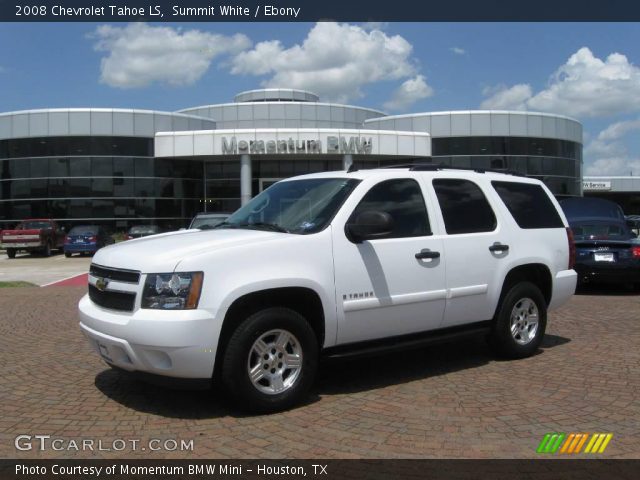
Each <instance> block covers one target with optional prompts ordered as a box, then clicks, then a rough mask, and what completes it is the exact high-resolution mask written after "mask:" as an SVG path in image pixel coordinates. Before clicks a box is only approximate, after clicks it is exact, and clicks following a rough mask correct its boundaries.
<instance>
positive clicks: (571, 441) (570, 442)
mask: <svg viewBox="0 0 640 480" xmlns="http://www.w3.org/2000/svg"><path fill="white" fill-rule="evenodd" d="M587 438H589V434H587V433H571V434H569V436H568V437H567V440H566V442H564V444H563V445H562V449H561V450H560V453H567V454H572V453H580V450H582V446H583V445H584V443H585V442H586V441H587Z"/></svg>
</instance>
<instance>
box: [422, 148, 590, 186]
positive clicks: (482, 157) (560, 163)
mask: <svg viewBox="0 0 640 480" xmlns="http://www.w3.org/2000/svg"><path fill="white" fill-rule="evenodd" d="M431 148H432V158H431V160H430V161H431V162H433V163H434V164H441V165H447V166H452V167H464V168H486V169H496V170H509V171H512V172H516V173H520V174H523V175H527V176H529V177H534V178H538V179H539V180H542V181H543V182H544V184H545V185H546V186H547V187H548V188H549V189H550V190H551V192H553V194H554V195H556V196H557V197H566V196H577V195H580V186H581V182H582V145H581V144H579V143H577V142H572V141H569V140H560V139H553V138H536V137H507V136H487V137H441V138H433V139H432V140H431Z"/></svg>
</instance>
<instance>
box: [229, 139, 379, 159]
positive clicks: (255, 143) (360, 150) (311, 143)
mask: <svg viewBox="0 0 640 480" xmlns="http://www.w3.org/2000/svg"><path fill="white" fill-rule="evenodd" d="M221 141H222V153H223V154H227V155H238V154H245V153H249V154H252V155H253V154H283V153H295V154H301V153H302V154H304V153H347V154H360V155H364V154H369V153H371V150H372V145H373V139H372V137H368V138H367V137H341V136H335V135H327V136H326V137H325V140H324V141H323V140H321V139H319V138H318V139H314V140H305V139H302V140H300V139H295V140H294V139H293V137H289V138H287V139H279V140H275V139H274V140H248V141H247V140H240V141H238V140H237V139H236V137H235V136H233V137H231V138H230V139H229V138H227V137H222V138H221Z"/></svg>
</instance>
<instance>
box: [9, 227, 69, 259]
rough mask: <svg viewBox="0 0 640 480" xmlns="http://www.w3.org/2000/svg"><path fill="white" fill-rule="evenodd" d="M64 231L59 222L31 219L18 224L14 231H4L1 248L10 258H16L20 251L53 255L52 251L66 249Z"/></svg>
mask: <svg viewBox="0 0 640 480" xmlns="http://www.w3.org/2000/svg"><path fill="white" fill-rule="evenodd" d="M64 237H65V233H64V229H63V228H61V227H60V226H59V225H58V223H57V222H55V221H54V220H50V219H45V218H31V219H28V220H24V221H23V222H22V223H20V224H18V225H17V226H16V228H14V229H13V230H2V232H1V233H0V248H4V249H5V250H6V251H7V256H8V257H9V258H15V256H16V252H18V250H23V251H27V252H41V253H42V254H43V255H45V256H47V257H48V256H50V255H51V250H54V249H57V250H60V251H62V249H63V248H64Z"/></svg>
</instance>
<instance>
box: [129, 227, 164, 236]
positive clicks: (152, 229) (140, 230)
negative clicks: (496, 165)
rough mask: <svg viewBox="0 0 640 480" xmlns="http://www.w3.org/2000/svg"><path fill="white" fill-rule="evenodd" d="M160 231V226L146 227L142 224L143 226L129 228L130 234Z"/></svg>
mask: <svg viewBox="0 0 640 480" xmlns="http://www.w3.org/2000/svg"><path fill="white" fill-rule="evenodd" d="M157 231H158V227H146V226H142V227H131V228H130V229H129V234H130V235H134V234H141V233H143V234H144V233H156V232H157Z"/></svg>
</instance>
